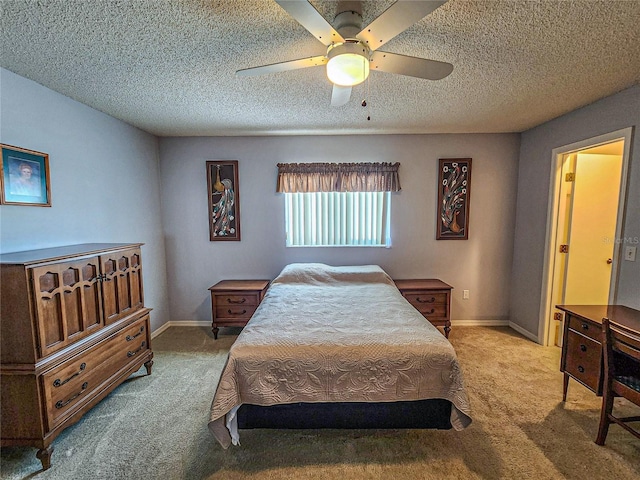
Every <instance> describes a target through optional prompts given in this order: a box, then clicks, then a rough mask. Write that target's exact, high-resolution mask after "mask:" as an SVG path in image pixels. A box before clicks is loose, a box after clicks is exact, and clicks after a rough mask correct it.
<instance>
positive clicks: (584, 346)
mask: <svg viewBox="0 0 640 480" xmlns="http://www.w3.org/2000/svg"><path fill="white" fill-rule="evenodd" d="M580 350H582V351H583V352H586V351H587V346H586V345H585V344H583V343H581V344H580Z"/></svg>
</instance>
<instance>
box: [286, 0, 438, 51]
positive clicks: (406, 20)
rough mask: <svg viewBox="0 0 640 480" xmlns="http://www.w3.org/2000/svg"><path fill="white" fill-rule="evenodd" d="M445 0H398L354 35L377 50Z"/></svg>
mask: <svg viewBox="0 0 640 480" xmlns="http://www.w3.org/2000/svg"><path fill="white" fill-rule="evenodd" d="M446 2H447V0H444V1H441V0H421V1H415V0H398V1H397V2H396V3H394V4H392V5H391V6H390V7H389V8H387V9H386V10H385V11H384V12H382V14H380V16H379V17H378V18H376V19H375V20H374V21H373V22H371V23H370V24H369V25H368V26H367V27H366V28H365V29H363V30H362V31H361V32H360V33H359V34H358V35H356V38H358V40H362V41H363V42H365V43H366V44H367V45H369V48H370V49H371V50H377V49H378V48H380V47H381V46H382V45H384V44H385V43H387V42H388V41H389V40H391V39H392V38H393V37H395V36H396V35H398V34H399V33H402V32H404V31H405V30H406V29H407V28H409V27H410V26H411V25H413V24H414V23H417V22H419V21H420V20H422V19H423V18H424V17H426V16H427V15H428V14H430V13H431V12H433V11H434V10H435V9H436V8H438V7H439V6H440V5H442V4H443V3H446ZM278 3H280V2H278Z"/></svg>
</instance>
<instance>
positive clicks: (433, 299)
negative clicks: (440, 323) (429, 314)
mask: <svg viewBox="0 0 640 480" xmlns="http://www.w3.org/2000/svg"><path fill="white" fill-rule="evenodd" d="M435 301H436V297H431V299H430V300H420V297H417V298H416V302H418V303H433V302H435Z"/></svg>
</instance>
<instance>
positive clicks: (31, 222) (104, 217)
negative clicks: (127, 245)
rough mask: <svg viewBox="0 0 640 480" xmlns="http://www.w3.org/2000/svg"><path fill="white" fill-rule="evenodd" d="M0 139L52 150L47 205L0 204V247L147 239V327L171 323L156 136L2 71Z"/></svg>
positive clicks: (144, 260) (20, 248)
mask: <svg viewBox="0 0 640 480" xmlns="http://www.w3.org/2000/svg"><path fill="white" fill-rule="evenodd" d="M0 82H1V86H2V88H1V97H0V101H1V104H2V112H1V116H0V120H1V124H0V140H1V142H2V143H5V144H9V145H15V146H19V147H23V148H27V149H30V150H36V151H39V152H45V153H48V154H49V165H50V170H51V199H52V207H51V208H44V207H25V206H13V205H3V206H0V251H2V252H12V251H18V250H29V249H32V248H45V247H52V246H59V245H67V244H76V243H88V242H144V243H145V245H144V246H143V247H142V252H143V264H144V270H145V273H144V283H145V285H144V286H145V303H146V304H147V306H149V307H151V308H153V309H154V311H153V312H152V314H151V323H152V328H154V329H155V328H158V327H159V326H160V325H162V324H163V323H165V322H167V321H168V320H169V308H168V302H167V283H166V269H165V252H164V241H163V236H162V226H161V223H160V221H161V215H160V187H159V185H160V182H159V176H158V140H157V139H156V137H154V136H152V135H149V134H147V133H144V132H142V131H141V130H138V129H136V128H133V127H131V126H129V125H127V124H125V123H123V122H121V121H119V120H116V119H114V118H112V117H110V116H108V115H105V114H103V113H100V112H98V111H96V110H94V109H92V108H89V107H87V106H85V105H82V104H80V103H78V102H76V101H74V100H71V99H70V98H68V97H65V96H63V95H60V94H58V93H55V92H53V91H52V90H49V89H47V88H45V87H43V86H41V85H39V84H37V83H34V82H32V81H30V80H27V79H25V78H23V77H20V76H18V75H15V74H13V73H11V72H9V71H8V70H5V69H1V70H0Z"/></svg>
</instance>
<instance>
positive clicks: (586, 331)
mask: <svg viewBox="0 0 640 480" xmlns="http://www.w3.org/2000/svg"><path fill="white" fill-rule="evenodd" d="M569 328H570V329H571V330H574V331H576V332H578V333H580V334H582V335H584V336H586V337H589V338H591V339H592V340H595V341H596V342H598V343H600V342H602V325H597V324H594V323H592V322H587V321H586V320H581V319H580V318H578V317H574V316H573V315H571V316H570V317H569Z"/></svg>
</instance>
